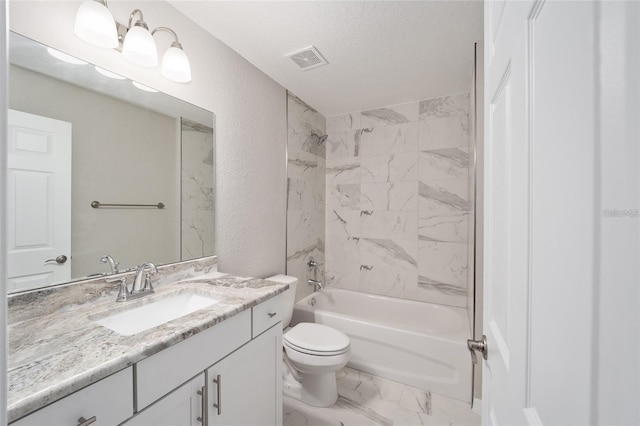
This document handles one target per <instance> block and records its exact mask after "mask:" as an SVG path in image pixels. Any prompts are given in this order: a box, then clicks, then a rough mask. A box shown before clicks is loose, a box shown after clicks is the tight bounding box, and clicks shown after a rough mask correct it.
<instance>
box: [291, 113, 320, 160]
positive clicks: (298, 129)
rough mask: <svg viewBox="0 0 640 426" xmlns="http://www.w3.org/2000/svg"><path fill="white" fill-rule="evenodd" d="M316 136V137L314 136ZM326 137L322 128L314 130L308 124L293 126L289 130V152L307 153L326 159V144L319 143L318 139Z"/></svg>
mask: <svg viewBox="0 0 640 426" xmlns="http://www.w3.org/2000/svg"><path fill="white" fill-rule="evenodd" d="M314 135H315V136H314ZM321 135H324V130H323V129H321V128H313V127H311V126H310V125H308V124H307V123H298V124H297V125H296V124H292V123H291V122H289V127H288V129H287V138H288V139H287V150H288V152H289V154H295V153H297V152H307V153H309V154H313V155H315V156H317V157H320V158H325V157H326V148H325V146H326V144H325V143H318V137H317V136H321Z"/></svg>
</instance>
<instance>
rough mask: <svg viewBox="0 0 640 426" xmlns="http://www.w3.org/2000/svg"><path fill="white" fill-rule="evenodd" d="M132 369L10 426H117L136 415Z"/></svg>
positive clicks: (88, 387)
mask: <svg viewBox="0 0 640 426" xmlns="http://www.w3.org/2000/svg"><path fill="white" fill-rule="evenodd" d="M132 370H133V368H132V367H129V368H126V369H124V370H121V371H119V372H117V373H115V374H112V375H111V376H109V377H106V378H104V379H102V380H100V381H98V382H96V383H94V384H92V385H89V386H87V387H85V388H83V389H80V390H79V391H77V392H75V393H72V394H71V395H69V396H66V397H64V398H62V399H61V400H59V401H56V402H54V403H53V404H51V405H47V406H46V407H44V408H41V409H40V410H38V411H36V412H34V413H32V414H29V415H28V416H26V417H23V418H21V419H20V420H18V421H16V422H14V423H11V426H42V425H47V426H58V425H60V426H76V425H78V426H79V425H89V424H90V425H92V426H113V425H117V424H119V423H121V422H122V421H124V420H126V419H127V418H129V417H131V415H132V414H133V387H132V386H131V383H132V382H133V371H132ZM81 419H82V420H81Z"/></svg>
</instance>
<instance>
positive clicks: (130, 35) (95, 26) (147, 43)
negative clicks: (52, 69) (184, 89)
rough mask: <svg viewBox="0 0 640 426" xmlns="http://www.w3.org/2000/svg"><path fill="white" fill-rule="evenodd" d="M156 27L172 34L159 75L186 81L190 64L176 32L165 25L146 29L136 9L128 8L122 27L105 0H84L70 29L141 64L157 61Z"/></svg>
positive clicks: (141, 16)
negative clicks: (73, 27) (125, 23)
mask: <svg viewBox="0 0 640 426" xmlns="http://www.w3.org/2000/svg"><path fill="white" fill-rule="evenodd" d="M107 23H109V25H106V24H107ZM112 27H113V28H112ZM112 30H113V31H112ZM158 31H166V32H168V33H170V34H171V35H172V36H173V38H174V41H173V42H172V43H171V46H170V47H169V49H167V51H166V52H165V53H164V57H163V59H162V65H161V68H160V71H161V73H162V75H163V76H164V77H165V78H167V79H168V80H171V81H175V82H177V83H188V82H190V81H191V65H190V64H189V58H188V57H187V55H186V53H185V52H184V50H183V48H182V44H180V42H179V41H178V35H177V34H176V33H175V31H173V30H172V29H170V28H167V27H158V28H156V29H154V30H153V31H149V26H148V25H147V23H146V22H145V21H144V17H143V15H142V11H141V10H140V9H134V10H133V11H132V12H131V14H130V15H129V26H128V27H126V26H124V25H122V24H120V23H118V22H116V21H115V20H114V19H113V16H112V15H111V12H109V9H108V8H107V2H106V0H86V1H85V2H84V3H82V4H81V5H80V8H79V9H78V12H77V14H76V23H75V29H74V32H75V34H76V35H77V36H78V37H80V38H81V39H82V40H84V41H86V42H87V43H89V44H92V45H94V46H98V47H109V48H114V49H117V50H120V51H121V52H122V56H124V57H125V58H126V59H127V60H128V61H130V62H133V63H134V64H137V65H140V66H143V67H155V66H157V65H158V48H157V46H156V42H155V40H154V38H153V35H154V34H155V33H156V32H158ZM113 39H115V43H114V42H113ZM107 40H108V41H107Z"/></svg>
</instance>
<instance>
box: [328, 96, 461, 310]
mask: <svg viewBox="0 0 640 426" xmlns="http://www.w3.org/2000/svg"><path fill="white" fill-rule="evenodd" d="M468 112H469V95H468V94H466V93H465V94H458V95H452V96H446V97H441V98H435V99H428V100H423V101H419V102H412V103H407V104H402V105H396V106H391V107H386V108H378V109H374V110H370V111H361V112H357V113H352V114H346V115H342V116H337V117H329V118H327V132H328V134H329V138H328V139H327V142H326V198H327V200H326V230H325V233H326V271H325V275H326V280H327V284H328V285H331V286H336V287H340V288H346V289H352V290H357V291H362V292H367V293H375V294H383V295H387V296H393V297H401V298H406V299H412V300H420V301H428V302H433V303H439V304H446V305H453V306H460V307H466V306H467V295H468V289H467V284H468V269H469V268H468V265H469V261H468V257H469V253H468V243H469V223H470V221H471V220H472V219H471V216H472V205H471V204H470V198H469V188H470V182H469V164H470V163H469V114H468Z"/></svg>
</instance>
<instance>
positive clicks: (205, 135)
mask: <svg viewBox="0 0 640 426" xmlns="http://www.w3.org/2000/svg"><path fill="white" fill-rule="evenodd" d="M181 139H182V143H181V156H182V167H181V169H182V172H181V173H182V179H181V180H182V191H181V192H182V212H181V213H182V220H181V221H182V226H181V233H182V238H181V240H182V244H181V260H188V259H195V258H198V257H204V256H211V255H213V254H214V253H215V238H214V230H215V218H214V214H213V212H214V194H213V192H214V191H213V189H214V188H215V182H214V179H215V174H214V170H213V165H214V164H215V159H214V149H213V146H214V130H213V129H212V128H211V127H208V126H205V125H202V124H200V123H196V122H194V121H191V120H187V119H185V118H183V119H182V122H181Z"/></svg>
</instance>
